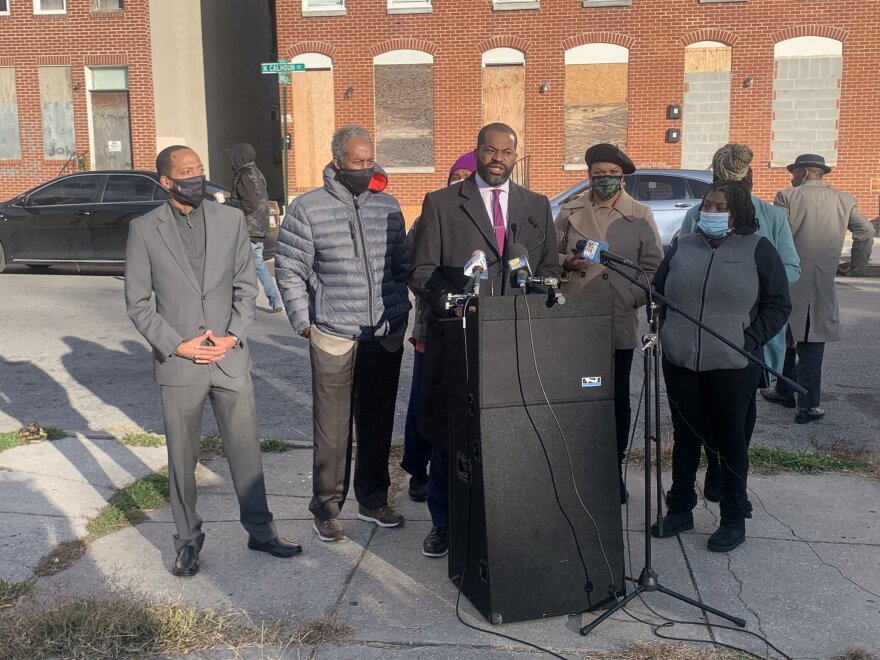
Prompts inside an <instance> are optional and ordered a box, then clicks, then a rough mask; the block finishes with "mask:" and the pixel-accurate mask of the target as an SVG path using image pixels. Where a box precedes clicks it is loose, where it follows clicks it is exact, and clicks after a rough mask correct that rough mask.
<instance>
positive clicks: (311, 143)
mask: <svg viewBox="0 0 880 660" xmlns="http://www.w3.org/2000/svg"><path fill="white" fill-rule="evenodd" d="M291 61H292V62H294V63H295V64H305V65H306V70H305V71H304V72H303V73H292V74H290V91H291V97H292V98H291V109H290V110H288V112H290V113H291V118H292V120H293V121H292V122H291V123H292V124H293V126H292V131H291V132H292V135H293V143H292V144H293V160H294V167H293V172H294V177H293V178H294V184H293V186H292V187H293V189H294V191H295V192H297V191H298V192H304V191H306V190H311V189H312V188H320V187H321V186H323V185H324V178H323V171H324V166H325V165H326V164H327V163H328V162H329V161H330V141H331V140H332V139H333V128H334V125H335V112H334V104H333V60H331V59H330V58H329V57H327V56H326V55H323V54H321V53H303V54H301V55H297V56H296V57H294V58H293V59H292V60H291ZM288 126H289V125H288ZM288 130H291V128H290V126H289V127H288Z"/></svg>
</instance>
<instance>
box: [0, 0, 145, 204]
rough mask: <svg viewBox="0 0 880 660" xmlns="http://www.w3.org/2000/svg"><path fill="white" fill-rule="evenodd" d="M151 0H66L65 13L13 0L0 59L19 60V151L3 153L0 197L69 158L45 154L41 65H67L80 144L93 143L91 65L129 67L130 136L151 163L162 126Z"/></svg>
mask: <svg viewBox="0 0 880 660" xmlns="http://www.w3.org/2000/svg"><path fill="white" fill-rule="evenodd" d="M147 5H148V3H147V0H129V1H128V2H126V3H125V11H121V12H92V11H90V3H89V2H88V0H68V2H67V13H66V14H52V15H34V13H33V3H32V2H31V1H30V0H16V1H15V2H12V3H11V7H10V9H11V13H10V15H8V16H0V66H9V67H14V68H15V86H16V95H17V98H18V119H19V129H20V134H21V159H19V160H0V198H2V199H7V198H9V197H12V196H13V195H16V194H18V193H21V192H24V191H25V190H27V189H29V188H31V187H33V186H35V185H37V184H39V183H42V182H44V181H47V180H48V179H51V178H53V177H55V176H57V175H58V173H59V172H60V171H61V168H62V167H63V166H64V161H63V160H44V158H43V126H42V115H41V110H40V87H39V80H38V67H40V66H69V67H70V71H71V83H72V85H73V111H74V127H75V133H76V150H77V152H85V151H88V149H89V120H88V110H87V98H86V95H87V94H88V92H87V90H86V74H85V70H86V67H89V66H101V65H125V66H127V67H128V77H129V104H130V114H131V140H132V152H133V156H134V167H135V168H136V169H153V167H154V162H155V157H156V154H155V151H156V131H155V121H154V110H153V91H152V90H153V74H152V67H151V63H150V22H149V15H148V7H147Z"/></svg>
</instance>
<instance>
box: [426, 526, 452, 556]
mask: <svg viewBox="0 0 880 660" xmlns="http://www.w3.org/2000/svg"><path fill="white" fill-rule="evenodd" d="M447 552H449V528H448V527H432V528H431V531H430V532H428V535H427V536H426V537H425V540H424V541H423V542H422V554H423V555H425V557H442V556H443V555H445V554H446V553H447Z"/></svg>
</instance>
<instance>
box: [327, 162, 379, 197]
mask: <svg viewBox="0 0 880 660" xmlns="http://www.w3.org/2000/svg"><path fill="white" fill-rule="evenodd" d="M336 173H337V174H336V176H337V178H338V179H339V183H341V184H342V185H343V186H345V187H346V188H348V190H349V192H350V193H351V194H352V195H354V196H355V197H357V196H358V195H360V194H362V193H365V192H366V191H367V188H369V187H370V181H372V180H373V168H372V167H368V168H367V169H364V170H344V169H341V168H337V170H336Z"/></svg>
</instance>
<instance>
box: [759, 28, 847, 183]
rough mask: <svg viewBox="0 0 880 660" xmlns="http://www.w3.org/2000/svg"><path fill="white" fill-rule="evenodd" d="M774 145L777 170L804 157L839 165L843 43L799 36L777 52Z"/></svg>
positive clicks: (780, 45) (776, 46)
mask: <svg viewBox="0 0 880 660" xmlns="http://www.w3.org/2000/svg"><path fill="white" fill-rule="evenodd" d="M773 56H774V59H775V64H776V67H775V68H776V73H775V75H774V78H773V141H772V143H771V152H772V155H771V158H770V161H771V162H770V165H771V167H784V166H785V165H787V164H789V163H791V162H793V161H794V158H795V157H796V156H797V155H798V154H802V153H812V154H820V155H822V156H824V157H825V162H826V163H828V164H829V165H834V164H835V163H836V162H837V120H838V118H839V117H840V108H839V107H838V103H839V102H840V76H841V71H842V66H843V44H842V43H841V42H840V41H837V40H836V39H828V38H826V37H796V38H794V39H786V40H785V41H780V42H779V43H777V44H776V45H775V46H774V48H773Z"/></svg>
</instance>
